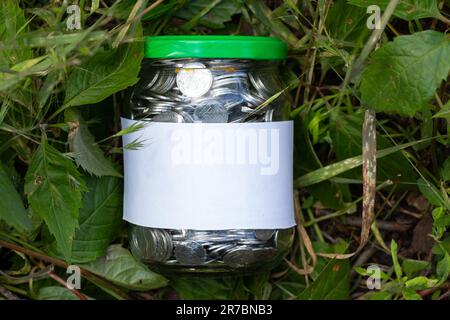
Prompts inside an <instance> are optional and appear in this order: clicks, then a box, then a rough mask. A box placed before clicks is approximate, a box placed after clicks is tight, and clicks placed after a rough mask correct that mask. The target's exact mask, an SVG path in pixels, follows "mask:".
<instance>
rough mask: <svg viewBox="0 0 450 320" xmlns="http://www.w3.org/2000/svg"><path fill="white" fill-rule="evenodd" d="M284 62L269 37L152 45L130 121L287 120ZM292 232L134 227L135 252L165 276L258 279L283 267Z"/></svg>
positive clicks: (157, 40) (133, 94)
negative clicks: (238, 275) (281, 65)
mask: <svg viewBox="0 0 450 320" xmlns="http://www.w3.org/2000/svg"><path fill="white" fill-rule="evenodd" d="M285 56H286V47H285V45H284V43H283V42H281V41H280V40H278V39H274V38H268V37H246V36H159V37H148V38H147V39H146V54H145V57H146V58H145V59H144V61H143V65H142V69H141V75H140V80H139V82H138V83H137V84H136V85H135V86H134V87H133V88H132V89H131V90H129V93H128V95H127V105H126V107H125V114H124V117H125V118H128V119H131V120H139V121H146V122H150V123H152V122H154V123H161V122H172V123H180V124H181V123H243V122H271V121H284V120H289V114H290V100H289V98H288V95H287V94H285V90H284V89H285V86H284V85H283V84H282V81H281V79H280V75H279V62H280V61H282V60H283V59H284V58H285ZM288 183H290V184H291V183H292V182H291V181H289V182H288ZM126 185H127V184H126ZM187 187H189V186H187ZM148 196H149V197H151V195H148ZM230 200H231V199H230ZM173 201H177V199H173ZM186 205H189V204H186ZM149 214H152V213H149ZM240 214H242V215H245V214H246V213H245V212H241V213H240ZM292 214H293V213H292ZM293 229H294V228H293V227H292V226H291V227H289V228H284V229H242V228H236V229H229V228H228V229H220V228H214V229H213V230H212V229H211V230H199V229H190V228H189V226H186V227H185V228H181V229H170V228H151V227H145V226H140V225H136V224H133V223H131V225H130V247H131V251H132V253H133V255H134V256H135V257H137V258H138V259H140V260H141V261H143V262H144V263H146V264H148V265H149V266H150V267H151V268H152V269H154V270H156V271H158V272H161V273H171V272H188V273H205V272H206V273H233V274H235V273H253V272H257V271H262V270H267V269H271V268H273V267H274V266H276V265H277V264H278V263H279V262H280V261H281V260H282V259H283V257H284V256H285V255H286V253H287V252H288V251H289V249H290V247H291V244H292V239H293Z"/></svg>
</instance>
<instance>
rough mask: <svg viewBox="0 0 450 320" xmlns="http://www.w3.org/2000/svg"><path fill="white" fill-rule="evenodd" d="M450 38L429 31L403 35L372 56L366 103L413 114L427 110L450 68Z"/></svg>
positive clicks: (366, 75)
mask: <svg viewBox="0 0 450 320" xmlns="http://www.w3.org/2000/svg"><path fill="white" fill-rule="evenodd" d="M449 56H450V38H449V36H448V35H446V34H443V33H440V32H437V31H433V30H427V31H423V32H417V33H415V34H412V35H407V36H399V37H396V38H395V39H394V41H392V42H388V43H386V44H384V45H383V46H382V47H381V48H380V49H378V50H377V51H375V52H374V53H373V54H372V55H371V57H372V59H371V63H370V65H369V66H368V67H367V68H366V69H365V71H364V72H363V74H362V79H361V86H360V90H361V100H362V103H363V105H366V106H369V107H370V108H373V109H375V110H378V111H383V112H388V113H398V114H402V115H408V116H412V115H414V114H415V113H416V112H418V111H421V110H425V108H427V107H428V102H429V101H430V99H431V98H433V96H434V93H435V91H436V89H437V88H438V87H439V86H440V84H441V82H442V80H445V79H447V76H448V73H449V70H450V59H449V58H448V57H449Z"/></svg>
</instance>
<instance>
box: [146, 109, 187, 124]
mask: <svg viewBox="0 0 450 320" xmlns="http://www.w3.org/2000/svg"><path fill="white" fill-rule="evenodd" d="M152 120H153V121H154V122H176V123H182V122H185V121H184V118H183V116H182V115H181V114H180V113H178V112H175V111H164V112H162V113H160V114H157V115H156V116H154V117H153V119H152Z"/></svg>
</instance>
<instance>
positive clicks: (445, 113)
mask: <svg viewBox="0 0 450 320" xmlns="http://www.w3.org/2000/svg"><path fill="white" fill-rule="evenodd" d="M433 118H442V119H447V120H448V121H450V101H449V102H447V103H446V104H445V106H443V107H442V109H441V110H439V111H438V112H437V113H436V114H435V115H434V116H433Z"/></svg>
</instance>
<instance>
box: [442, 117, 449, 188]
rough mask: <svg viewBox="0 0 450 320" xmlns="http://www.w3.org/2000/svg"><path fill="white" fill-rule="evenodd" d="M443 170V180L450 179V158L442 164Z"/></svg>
mask: <svg viewBox="0 0 450 320" xmlns="http://www.w3.org/2000/svg"><path fill="white" fill-rule="evenodd" d="M449 115H450V114H449ZM441 172H442V179H443V181H444V182H447V181H450V158H447V160H445V162H444V164H443V165H442V170H441Z"/></svg>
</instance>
